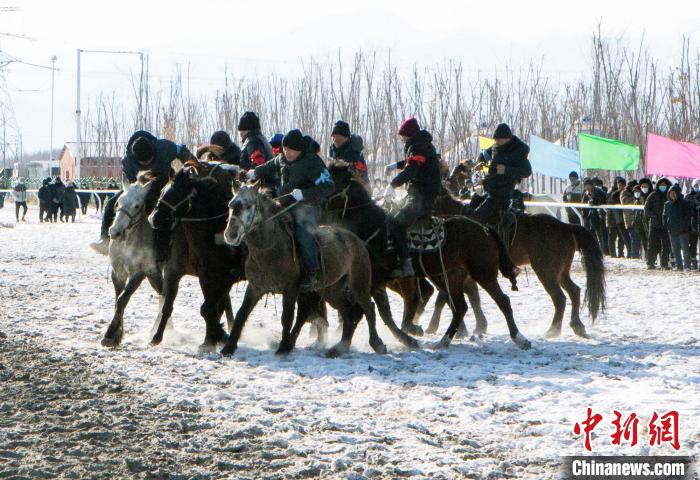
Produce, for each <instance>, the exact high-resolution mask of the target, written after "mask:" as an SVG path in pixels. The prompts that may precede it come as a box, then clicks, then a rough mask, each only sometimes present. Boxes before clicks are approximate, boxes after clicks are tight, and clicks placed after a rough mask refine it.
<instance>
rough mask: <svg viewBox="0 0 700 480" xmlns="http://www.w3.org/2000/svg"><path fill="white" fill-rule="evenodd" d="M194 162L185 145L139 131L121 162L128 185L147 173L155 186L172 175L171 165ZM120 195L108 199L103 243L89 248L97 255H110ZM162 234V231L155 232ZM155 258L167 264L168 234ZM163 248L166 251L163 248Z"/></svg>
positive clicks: (159, 239) (161, 238) (160, 241)
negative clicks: (111, 237)
mask: <svg viewBox="0 0 700 480" xmlns="http://www.w3.org/2000/svg"><path fill="white" fill-rule="evenodd" d="M191 158H194V157H193V156H192V154H191V153H190V151H189V150H188V149H187V147H186V146H184V145H178V144H175V143H173V142H171V141H170V140H166V139H164V138H161V139H158V138H156V137H155V136H153V134H151V133H149V132H147V131H145V130H139V131H137V132H135V133H134V134H133V135H131V138H129V141H128V142H127V144H126V155H125V156H124V158H122V175H123V177H124V178H125V179H126V181H127V182H129V183H133V182H135V181H136V177H137V176H138V173H139V172H141V171H146V172H148V173H149V174H150V175H151V176H153V177H155V180H156V182H155V183H156V184H158V183H160V184H164V183H165V182H166V181H167V179H168V174H169V173H170V163H171V162H172V161H173V160H175V159H179V160H181V161H183V162H185V161H187V160H189V159H191ZM120 195H121V192H120V193H118V194H116V195H114V196H113V197H112V198H110V199H109V201H108V202H107V204H106V205H105V208H104V214H103V215H102V227H101V229H100V241H99V242H94V243H91V244H90V247H92V249H93V250H95V251H96V252H98V253H100V254H102V255H107V252H108V248H109V227H110V226H111V225H112V222H113V221H114V216H115V212H114V209H115V206H116V203H117V200H118V199H119V196H120ZM156 232H159V231H156ZM155 237H156V257H157V260H158V261H164V260H167V258H168V254H169V248H168V244H167V243H166V241H168V242H169V240H170V238H169V235H167V234H162V233H161V234H158V233H157V234H156V235H155ZM160 247H163V248H160Z"/></svg>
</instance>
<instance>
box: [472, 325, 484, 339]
mask: <svg viewBox="0 0 700 480" xmlns="http://www.w3.org/2000/svg"><path fill="white" fill-rule="evenodd" d="M485 333H486V327H483V328H479V327H476V328H475V329H474V332H473V333H472V335H474V336H475V337H479V338H482V337H483V336H484V334H485Z"/></svg>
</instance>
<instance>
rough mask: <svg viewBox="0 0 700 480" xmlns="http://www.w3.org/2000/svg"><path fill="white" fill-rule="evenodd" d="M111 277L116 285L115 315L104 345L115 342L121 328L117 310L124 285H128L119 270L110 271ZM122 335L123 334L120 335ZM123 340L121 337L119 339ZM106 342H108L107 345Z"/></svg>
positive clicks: (105, 335) (103, 339)
mask: <svg viewBox="0 0 700 480" xmlns="http://www.w3.org/2000/svg"><path fill="white" fill-rule="evenodd" d="M110 277H111V278H112V285H113V286H114V311H115V313H114V315H113V316H112V321H111V322H110V323H109V326H108V327H107V331H106V332H105V334H104V337H102V345H103V346H109V345H110V343H113V342H114V337H115V335H116V333H117V331H118V330H119V320H118V318H117V315H116V310H117V302H118V301H119V295H121V293H122V292H123V291H124V286H125V285H126V279H124V278H122V277H120V276H119V275H118V274H117V272H115V271H114V269H112V271H111V273H110ZM120 336H121V335H120ZM119 340H120V341H121V338H120V339H119ZM105 342H108V343H107V345H105Z"/></svg>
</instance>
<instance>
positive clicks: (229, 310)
mask: <svg viewBox="0 0 700 480" xmlns="http://www.w3.org/2000/svg"><path fill="white" fill-rule="evenodd" d="M224 312H225V313H226V326H227V327H228V330H229V332H230V331H231V329H232V328H233V307H232V306H231V293H230V290H229V294H228V295H226V297H224Z"/></svg>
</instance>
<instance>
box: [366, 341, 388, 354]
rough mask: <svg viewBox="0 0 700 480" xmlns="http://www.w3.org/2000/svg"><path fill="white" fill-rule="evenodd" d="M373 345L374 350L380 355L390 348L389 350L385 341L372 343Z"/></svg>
mask: <svg viewBox="0 0 700 480" xmlns="http://www.w3.org/2000/svg"><path fill="white" fill-rule="evenodd" d="M370 345H371V346H372V349H373V350H374V353H378V354H380V355H384V354H386V353H387V352H388V351H389V350H387V348H386V345H384V342H381V341H380V342H379V343H375V344H373V345H372V344H370Z"/></svg>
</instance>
